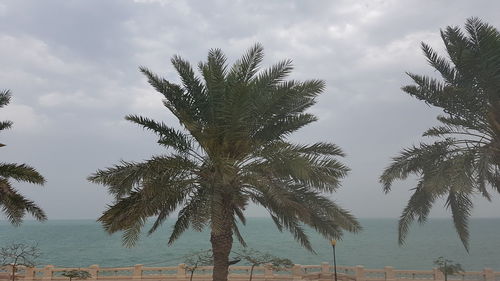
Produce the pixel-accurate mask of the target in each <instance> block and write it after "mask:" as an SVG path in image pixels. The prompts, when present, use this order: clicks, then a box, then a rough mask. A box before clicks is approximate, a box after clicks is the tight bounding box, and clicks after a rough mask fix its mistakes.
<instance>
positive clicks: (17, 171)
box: [0, 90, 47, 225]
mask: <svg viewBox="0 0 500 281" xmlns="http://www.w3.org/2000/svg"><path fill="white" fill-rule="evenodd" d="M10 98H11V94H10V91H8V90H3V91H0V108H2V107H4V106H6V105H7V104H9V102H10ZM10 127H12V122H11V121H1V122H0V131H2V130H5V129H9V128H10ZM3 146H5V145H4V144H0V147H3ZM10 179H13V180H16V181H23V182H29V183H33V184H39V185H43V184H44V183H45V179H44V178H43V176H42V175H40V174H39V173H38V172H37V171H36V170H35V169H34V168H32V167H30V166H28V165H26V164H13V163H3V162H1V163H0V206H1V208H2V211H3V213H4V214H5V216H6V217H7V219H8V220H9V221H10V222H11V223H12V224H14V225H19V224H20V223H21V222H22V219H23V217H24V215H25V214H26V213H29V214H31V215H32V216H33V217H34V218H35V219H37V220H40V221H43V220H46V219H47V217H46V215H45V213H44V212H43V210H42V209H41V208H40V207H38V206H37V205H36V204H35V203H34V202H33V201H31V200H29V199H27V198H25V197H24V196H23V195H22V194H20V193H19V192H18V191H17V190H16V189H15V188H14V187H13V186H12V184H11V182H10Z"/></svg>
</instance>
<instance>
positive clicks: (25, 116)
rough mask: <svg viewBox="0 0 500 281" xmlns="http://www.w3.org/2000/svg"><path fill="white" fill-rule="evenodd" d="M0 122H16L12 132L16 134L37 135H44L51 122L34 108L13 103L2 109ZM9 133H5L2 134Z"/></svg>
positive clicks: (0, 110)
mask: <svg viewBox="0 0 500 281" xmlns="http://www.w3.org/2000/svg"><path fill="white" fill-rule="evenodd" d="M0 120H10V121H13V122H14V125H13V127H12V128H11V129H10V130H13V131H15V133H16V134H23V135H25V134H30V135H36V134H40V133H43V131H44V130H46V129H47V127H48V126H50V120H49V119H48V118H47V116H45V115H44V114H41V113H39V112H36V111H35V109H34V108H32V107H30V106H27V105H24V104H16V103H11V104H9V105H7V106H6V107H4V108H2V109H0ZM7 132H8V131H3V132H2V134H4V133H7Z"/></svg>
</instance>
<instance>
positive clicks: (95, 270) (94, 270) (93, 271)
mask: <svg viewBox="0 0 500 281" xmlns="http://www.w3.org/2000/svg"><path fill="white" fill-rule="evenodd" d="M88 271H89V273H90V278H88V279H89V280H97V278H98V277H99V265H97V264H93V265H91V266H89V270H88Z"/></svg>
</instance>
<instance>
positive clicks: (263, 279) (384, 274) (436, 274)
mask: <svg viewBox="0 0 500 281" xmlns="http://www.w3.org/2000/svg"><path fill="white" fill-rule="evenodd" d="M69 270H85V271H88V272H89V273H90V275H91V277H90V278H88V279H87V280H110V281H112V280H151V281H154V280H157V281H160V280H162V281H170V280H176V281H188V280H189V279H190V277H191V274H190V272H188V271H187V268H186V265H185V264H179V265H178V266H171V267H145V266H143V265H141V264H137V265H135V266H130V267H100V266H99V265H91V266H89V267H87V268H69V267H54V266H53V265H47V266H45V267H43V268H40V267H23V266H18V267H16V270H15V279H16V280H17V281H23V280H25V281H51V280H69V279H68V278H67V277H64V276H62V273H64V271H69ZM250 270H251V267H250V266H231V267H230V268H229V279H230V280H238V281H241V280H248V278H249V274H250ZM333 270H334V268H333V266H332V265H330V264H328V263H322V264H321V265H300V264H296V265H294V266H293V267H292V268H288V269H283V270H273V269H272V268H271V267H268V266H256V267H254V269H253V278H252V280H255V281H271V280H322V281H324V280H329V281H330V280H333ZM211 275H212V267H211V266H200V267H198V268H196V270H195V272H194V274H193V280H194V281H205V280H211ZM0 279H4V280H6V279H10V280H12V266H10V265H8V266H4V267H0ZM337 279H338V281H410V280H411V281H425V280H444V276H443V274H442V273H441V272H440V271H439V270H437V269H436V268H434V269H432V270H399V269H395V268H393V267H391V266H386V267H384V268H383V269H367V268H364V267H363V266H359V265H358V266H354V267H349V266H337ZM448 280H450V281H453V280H456V281H500V272H495V271H493V270H492V269H491V268H485V269H483V271H466V272H461V273H458V274H455V275H451V276H448Z"/></svg>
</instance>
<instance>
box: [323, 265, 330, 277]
mask: <svg viewBox="0 0 500 281" xmlns="http://www.w3.org/2000/svg"><path fill="white" fill-rule="evenodd" d="M329 276H330V264H329V263H327V262H322V263H321V278H328V277H329Z"/></svg>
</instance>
